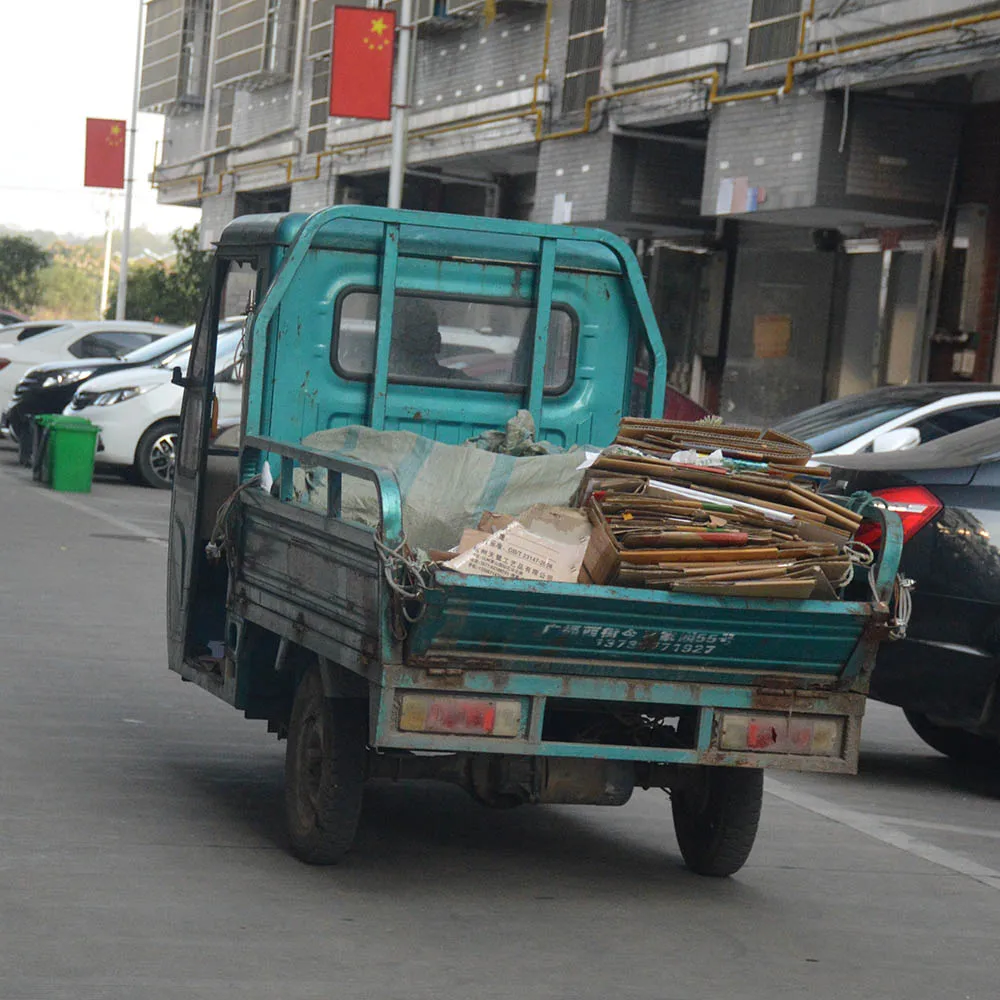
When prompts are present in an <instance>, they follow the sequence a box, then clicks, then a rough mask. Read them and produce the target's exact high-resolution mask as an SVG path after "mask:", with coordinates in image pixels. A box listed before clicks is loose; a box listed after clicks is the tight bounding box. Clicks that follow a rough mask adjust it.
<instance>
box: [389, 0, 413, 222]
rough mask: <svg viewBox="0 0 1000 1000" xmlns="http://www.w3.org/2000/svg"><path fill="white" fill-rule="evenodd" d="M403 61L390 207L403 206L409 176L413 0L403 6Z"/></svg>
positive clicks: (396, 90) (396, 93)
mask: <svg viewBox="0 0 1000 1000" xmlns="http://www.w3.org/2000/svg"><path fill="white" fill-rule="evenodd" d="M399 7H400V10H399V58H398V59H397V60H396V79H395V80H394V81H393V99H392V160H391V161H390V165H389V208H401V207H402V205H403V177H404V175H405V173H406V133H407V131H408V129H409V124H410V79H411V77H412V73H411V72H410V64H411V62H412V59H413V31H414V25H413V0H403V2H402V3H401V4H400V5H399Z"/></svg>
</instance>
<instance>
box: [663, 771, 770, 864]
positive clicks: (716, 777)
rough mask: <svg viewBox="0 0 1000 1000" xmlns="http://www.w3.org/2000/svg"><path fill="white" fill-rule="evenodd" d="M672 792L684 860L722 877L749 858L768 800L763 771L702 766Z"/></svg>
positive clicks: (672, 802) (677, 831)
mask: <svg viewBox="0 0 1000 1000" xmlns="http://www.w3.org/2000/svg"><path fill="white" fill-rule="evenodd" d="M697 770H698V771H699V772H700V773H699V774H697V775H696V776H692V778H691V780H690V782H685V783H684V784H683V785H682V786H681V787H679V788H678V789H676V790H675V791H672V792H671V796H670V798H671V806H672V809H673V814H674V830H675V831H676V833H677V843H678V844H679V845H680V849H681V855H682V856H683V857H684V863H685V864H686V865H687V866H688V868H690V869H691V871H693V872H697V873H698V874H699V875H711V876H714V877H716V878H723V877H725V876H727V875H732V874H734V873H735V872H738V871H739V870H740V869H741V868H742V867H743V865H744V864H745V863H746V860H747V858H749V857H750V852H751V851H752V850H753V844H754V840H755V839H756V837H757V825H758V823H759V822H760V809H761V805H762V803H763V801H764V772H763V771H760V770H756V769H754V770H744V769H736V768H728V767H699V768H698V769H697Z"/></svg>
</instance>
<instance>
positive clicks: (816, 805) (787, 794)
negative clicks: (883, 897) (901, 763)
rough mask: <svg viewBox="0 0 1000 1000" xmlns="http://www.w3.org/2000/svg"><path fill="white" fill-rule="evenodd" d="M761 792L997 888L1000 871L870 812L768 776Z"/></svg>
mask: <svg viewBox="0 0 1000 1000" xmlns="http://www.w3.org/2000/svg"><path fill="white" fill-rule="evenodd" d="M764 791H766V792H768V793H769V794H771V795H773V796H774V797H775V798H778V799H781V800H782V801H783V802H788V803H790V804H791V805H794V806H798V807H799V808H801V809H807V810H808V811H809V812H811V813H815V814H816V815H817V816H823V817H825V818H826V819H830V820H833V821H834V822H835V823H841V824H842V825H844V826H848V827H850V828H851V829H852V830H857V831H858V833H863V834H865V836H867V837H871V838H873V839H874V840H878V841H881V842H882V843H883V844H888V845H889V846H890V847H895V848H898V849H899V850H901V851H906V853H907V854H912V855H913V856H914V857H917V858H922V859H923V860H924V861H929V862H931V864H935V865H939V866H940V867H942V868H947V869H948V870H949V871H953V872H956V873H957V874H959V875H965V876H966V877H968V878H971V879H974V880H975V881H977V882H979V883H981V884H982V885H985V886H989V888H991V889H1000V871H997V870H996V869H995V868H988V867H987V866H986V865H981V864H979V862H978V861H973V860H971V859H970V858H966V857H964V856H963V855H961V854H956V853H955V852H954V851H948V850H945V848H943V847H937V846H936V845H934V844H928V843H927V842H926V841H923V840H917V838H916V837H911V836H910V835H909V834H908V833H903V831H902V830H893V829H892V828H891V827H890V826H888V825H887V824H886V823H884V822H883V821H882V820H881V819H878V818H876V817H875V816H872V815H870V814H869V813H864V812H860V811H859V810H857V809H849V808H848V807H846V806H840V805H837V804H836V803H834V802H829V801H828V800H827V799H823V798H820V797H819V796H818V795H811V794H810V793H809V792H800V791H798V789H795V788H792V787H790V786H789V785H786V784H784V782H781V781H778V780H777V779H775V778H772V777H770V776H765V777H764Z"/></svg>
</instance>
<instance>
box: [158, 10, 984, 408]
mask: <svg viewBox="0 0 1000 1000" xmlns="http://www.w3.org/2000/svg"><path fill="white" fill-rule="evenodd" d="M349 5H350V6H362V7H364V6H367V7H371V8H378V7H380V6H381V7H386V8H393V7H396V6H398V5H397V4H395V3H391V2H383V3H381V4H380V3H378V2H368V3H366V2H355V3H353V4H349ZM416 6H417V8H418V11H419V15H420V21H419V27H418V35H417V46H416V64H415V72H414V87H413V98H412V107H411V118H410V141H409V148H408V173H407V178H406V184H405V189H404V204H405V205H406V206H407V207H413V208H424V209H432V210H437V211H445V212H465V213H471V214H480V215H494V216H504V217H511V218H525V219H534V220H537V221H544V222H556V223H574V224H588V225H590V224H593V225H600V226H605V227H607V228H610V229H613V230H615V231H616V232H618V233H620V234H622V235H623V236H625V237H626V238H628V239H629V240H631V241H632V242H633V244H634V245H635V247H636V249H637V251H638V253H639V255H640V259H641V261H642V264H643V268H644V272H645V274H646V276H647V280H648V283H649V288H650V294H651V297H652V299H653V303H654V307H655V308H656V311H657V314H658V318H659V320H660V324H661V328H662V330H663V333H664V338H665V340H666V344H667V350H668V354H669V356H670V359H671V370H670V378H671V381H672V383H673V384H674V385H676V386H677V387H678V388H680V389H682V390H684V391H687V392H690V393H691V394H692V395H694V396H696V397H698V398H701V399H703V400H705V401H706V402H708V403H710V404H712V405H714V406H717V407H719V409H720V412H722V413H723V415H725V416H726V417H727V418H729V419H734V420H745V421H763V422H768V421H773V420H776V419H780V418H781V417H783V416H786V415H788V414H790V413H792V412H794V411H796V410H799V409H802V408H804V407H806V406H810V405H813V404H815V403H818V402H821V401H822V400H824V399H828V398H833V397H836V396H839V395H844V394H847V393H850V392H857V391H863V390H865V389H868V388H871V387H874V386H875V385H879V384H886V383H901V382H909V381H919V380H923V379H927V378H931V379H955V378H959V379H969V380H978V381H987V380H990V379H997V380H1000V378H998V377H997V375H996V374H995V367H994V366H995V365H1000V352H997V351H995V350H994V343H995V340H996V331H997V320H998V288H1000V284H998V281H997V275H998V273H1000V171H997V169H996V163H997V159H996V153H997V151H998V147H1000V3H989V4H982V3H978V4H977V3H968V2H957V0H889V2H881V3H877V2H872V0H495V3H493V4H488V3H484V2H483V0H479V2H467V0H417V4H416ZM332 10H333V2H332V0H148V2H147V6H146V11H147V14H146V43H145V58H144V66H143V83H142V106H143V107H144V108H145V109H146V110H156V111H161V112H163V113H164V114H165V119H164V123H165V124H164V137H163V143H162V149H161V154H160V159H159V163H158V165H157V167H156V171H155V181H156V183H157V185H158V187H159V196H160V199H161V201H163V202H165V203H170V204H183V205H194V206H200V207H201V209H202V236H203V240H204V242H205V245H206V246H207V245H209V244H210V243H211V241H212V240H213V239H215V238H217V236H218V234H219V232H220V231H221V229H222V227H223V226H224V225H225V224H226V223H227V222H228V221H229V220H230V219H231V218H233V217H234V216H235V215H238V214H244V213H246V212H255V211H272V210H278V211H280V210H289V209H291V210H301V211H312V210H314V209H316V208H319V207H321V206H325V205H329V204H334V203H370V204H379V203H382V204H384V202H385V197H386V190H387V180H388V164H389V132H390V129H389V123H388V122H366V121H358V120H353V119H351V120H349V119H336V118H331V117H330V116H329V113H328V108H329V99H328V98H329V76H330V68H329V60H330V51H331V45H332Z"/></svg>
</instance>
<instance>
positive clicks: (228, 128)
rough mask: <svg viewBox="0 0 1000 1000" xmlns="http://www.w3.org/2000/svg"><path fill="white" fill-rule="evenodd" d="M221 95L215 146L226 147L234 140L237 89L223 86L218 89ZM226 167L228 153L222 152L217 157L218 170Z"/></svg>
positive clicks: (216, 167) (217, 147) (218, 147)
mask: <svg viewBox="0 0 1000 1000" xmlns="http://www.w3.org/2000/svg"><path fill="white" fill-rule="evenodd" d="M216 93H217V94H218V95H219V117H218V120H217V121H216V123H215V148H216V149H225V148H226V147H227V146H229V145H232V141H233V104H234V103H235V100H236V91H235V90H234V89H233V88H232V87H223V88H222V89H221V90H219V91H216ZM225 169H226V154H225V153H220V154H219V155H218V156H216V158H215V170H216V172H219V171H222V170H225Z"/></svg>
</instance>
